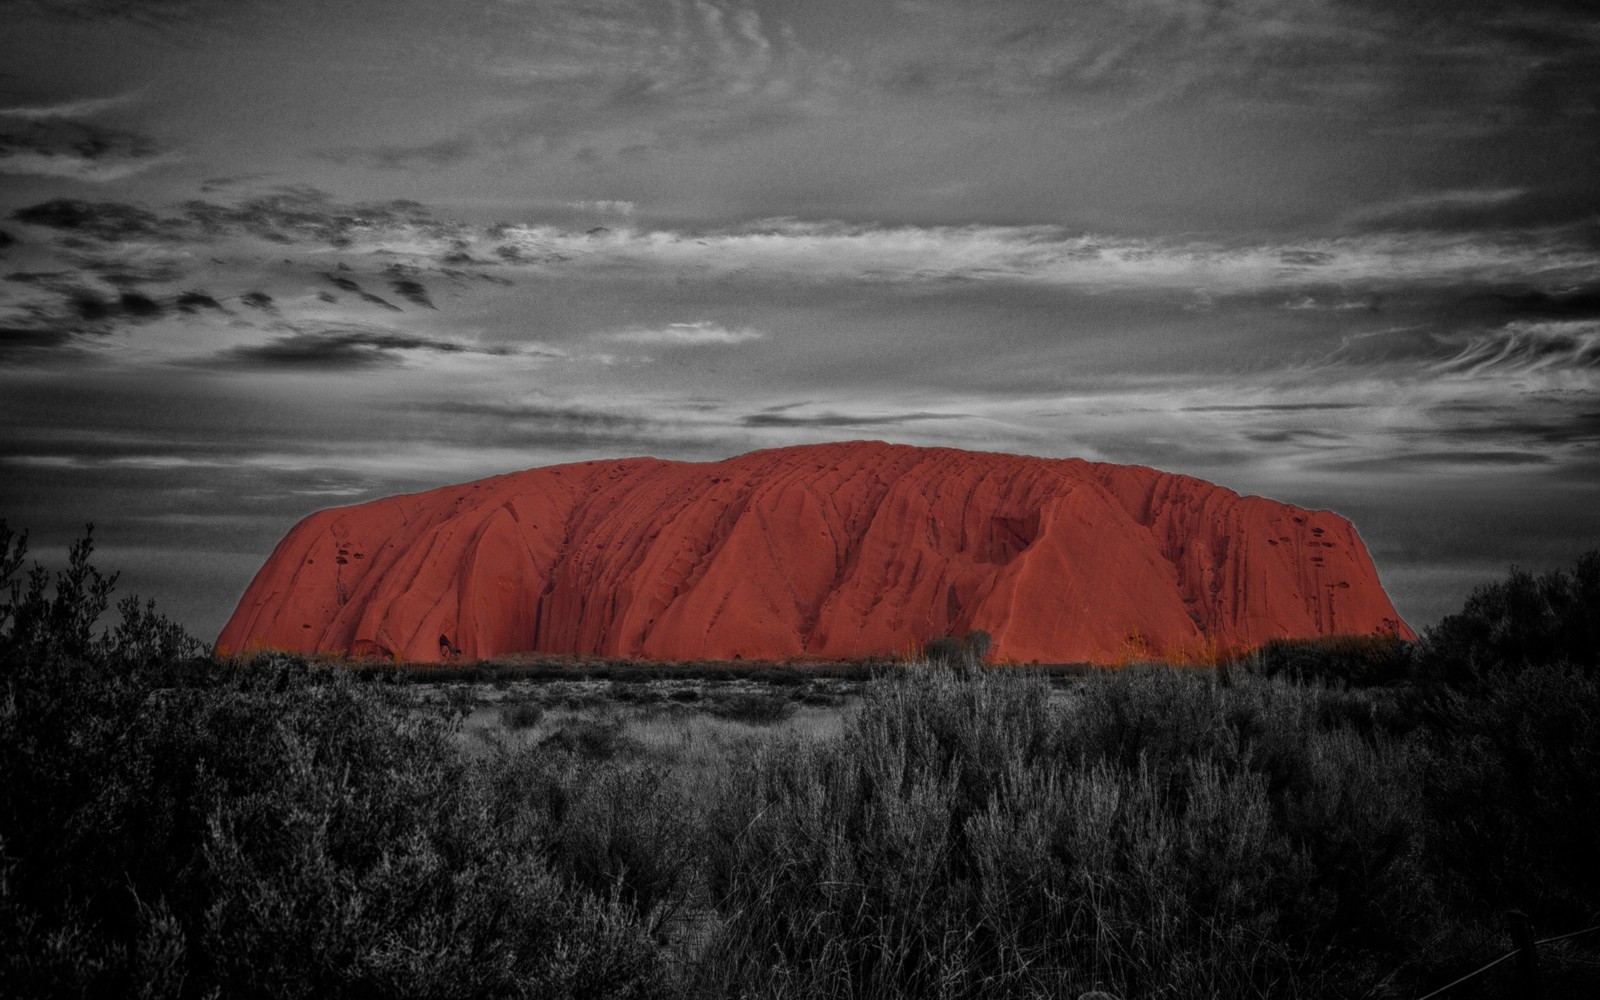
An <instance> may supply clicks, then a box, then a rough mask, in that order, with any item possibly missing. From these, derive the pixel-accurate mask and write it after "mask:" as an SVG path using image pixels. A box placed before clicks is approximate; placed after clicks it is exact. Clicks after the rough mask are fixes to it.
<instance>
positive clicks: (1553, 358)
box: [1431, 320, 1600, 389]
mask: <svg viewBox="0 0 1600 1000" xmlns="http://www.w3.org/2000/svg"><path fill="white" fill-rule="evenodd" d="M1446 343H1447V344H1449V345H1451V346H1455V347H1458V350H1456V352H1455V353H1454V354H1452V355H1451V356H1450V357H1448V358H1445V359H1443V360H1441V361H1438V362H1436V363H1434V364H1433V365H1432V366H1431V370H1432V371H1433V372H1435V373H1437V374H1439V375H1442V376H1450V377H1456V378H1489V377H1493V378H1501V379H1507V378H1514V379H1519V380H1527V379H1540V380H1558V381H1577V382H1579V383H1584V384H1588V385H1590V386H1591V387H1593V388H1596V389H1600V320H1582V321H1566V322H1561V321H1550V322H1524V321H1518V322H1513V323H1508V324H1506V325H1505V326H1504V327H1502V328H1501V329H1499V330H1495V331H1492V332H1489V333H1484V334H1475V335H1469V336H1466V337H1461V338H1453V339H1452V340H1450V341H1446Z"/></svg>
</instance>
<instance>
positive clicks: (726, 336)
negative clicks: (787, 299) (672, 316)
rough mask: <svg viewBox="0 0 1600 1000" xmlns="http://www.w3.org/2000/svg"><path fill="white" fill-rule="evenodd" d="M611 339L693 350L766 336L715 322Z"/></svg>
mask: <svg viewBox="0 0 1600 1000" xmlns="http://www.w3.org/2000/svg"><path fill="white" fill-rule="evenodd" d="M609 336H610V338H611V339H612V340H620V341H624V342H626V343H630V344H659V345H662V346H665V347H697V346H702V345H708V344H743V343H747V342H749V341H752V340H761V339H762V338H763V337H765V336H766V334H764V333H762V332H761V331H759V330H752V329H749V328H747V327H738V328H734V329H729V328H728V327H725V326H721V325H719V324H717V323H712V322H709V321H702V322H699V323H668V324H666V325H665V326H658V327H646V328H640V329H634V330H619V331H617V332H616V333H612V334H610V335H609Z"/></svg>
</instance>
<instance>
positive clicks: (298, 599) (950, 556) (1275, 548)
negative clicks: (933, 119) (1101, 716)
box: [217, 442, 1414, 663]
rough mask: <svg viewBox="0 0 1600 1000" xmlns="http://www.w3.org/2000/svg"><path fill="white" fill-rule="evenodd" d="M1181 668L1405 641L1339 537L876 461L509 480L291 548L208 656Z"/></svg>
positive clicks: (1373, 581) (990, 474)
mask: <svg viewBox="0 0 1600 1000" xmlns="http://www.w3.org/2000/svg"><path fill="white" fill-rule="evenodd" d="M973 629H983V630H986V631H988V632H989V633H990V635H991V636H992V637H993V647H992V649H991V653H990V655H991V658H996V659H1001V660H1018V661H1029V660H1035V659H1037V660H1040V661H1042V662H1083V661H1088V662H1097V663H1113V662H1125V661H1127V660H1129V659H1136V658H1142V657H1146V656H1158V657H1166V658H1170V659H1192V658H1202V657H1205V656H1207V655H1209V654H1213V653H1216V652H1219V651H1231V650H1237V649H1240V648H1245V647H1250V646H1254V645H1258V644H1260V643H1262V642H1265V641H1266V640H1268V639H1272V638H1278V637H1311V636H1320V635H1331V634H1336V633H1380V632H1393V633H1396V634H1398V635H1400V636H1402V637H1405V638H1412V637H1414V636H1413V634H1412V632H1411V630H1410V629H1409V628H1408V627H1407V626H1406V624H1405V623H1404V622H1402V621H1401V620H1400V617H1399V615H1397V614H1396V613H1395V610H1394V607H1393V605H1391V604H1390V602H1389V598H1388V596H1387V595H1386V594H1385V593H1384V591H1383V588H1382V586H1381V585H1380V584H1379V582H1378V577H1377V573H1376V572H1375V571H1374V569H1373V566H1372V561H1371V559H1370V558H1369V557H1368V555H1367V552H1366V549H1365V547H1364V546H1363V545H1362V544H1361V540H1360V539H1359V538H1358V537H1357V535H1356V532H1355V529H1354V528H1352V527H1351V525H1350V523H1349V522H1348V521H1346V520H1344V519H1343V518H1341V517H1339V516H1338V515H1336V514H1332V513H1329V512H1327V511H1310V510H1302V509H1300V508H1298V507H1292V506H1289V505H1287V504H1282V503H1277V502H1275V501H1272V500H1265V499H1262V498H1260V497H1241V496H1239V495H1238V494H1236V493H1233V492H1231V491H1229V490H1226V489H1222V488H1221V487H1218V486H1213V485H1211V484H1210V483H1207V482H1204V481H1202V480H1198V479H1192V478H1189V477H1186V476H1175V475H1169V474H1166V473H1162V472H1158V471H1156V470H1154V469H1147V468H1141V467H1134V466H1120V465H1103V464H1096V463H1091V462H1085V461H1082V460H1078V459H1067V460H1055V459H1041V458H1026V457H1021V456H1015V455H996V454H981V453H976V452H965V451H955V450H951V449H944V448H912V447H905V446H899V445H888V444H882V443H877V442H851V443H843V444H828V445H811V446H803V447H795V448H781V449H776V450H771V451H758V452H752V453H750V454H748V455H741V456H739V457H737V458H731V459H728V460H727V461H724V462H714V463H687V462H664V461H658V460H656V459H648V458H639V459H624V460H620V461H595V462H583V463H580V464H576V465H564V466H555V467H551V468H544V469H531V470H529V471H527V472H518V473H512V474H510V475H504V476H497V477H495V478H493V479H485V480H482V481H480V482H476V483H468V484H465V485H461V486H448V487H445V488H443V489H437V490H431V491H429V492H426V493H416V494H412V495H408V496H398V497H393V498H390V499H386V500H378V501H374V502H372V503H366V504H361V505H359V506H355V507H344V508H338V509H334V510H325V511H322V512H320V513H317V514H313V515H311V516H310V517H308V518H306V519H305V520H304V521H301V522H300V524H298V525H297V526H295V528H294V530H292V531H291V532H289V534H288V536H287V537H285V538H284V539H283V541H282V542H280V543H279V544H278V547H277V549H276V550H274V552H273V553H272V557H271V558H270V559H268V560H267V563H266V565H265V566H263V567H262V568H261V571H260V572H259V573H258V574H257V575H256V578H255V580H254V582H252V583H251V584H250V587H249V589H248V590H247V591H246V592H245V595H244V598H243V599H242V600H241V601H240V603H239V607H238V609H237V610H236V611H235V612H234V614H233V617H232V619H231V620H229V622H228V624H227V626H226V627H225V628H224V629H223V631H222V634H221V636H220V637H219V638H218V639H217V648H218V651H219V652H221V653H224V654H227V653H238V652H246V651H251V650H256V649H281V650H288V651H293V652H299V653H314V652H329V653H349V654H353V655H357V656H363V655H372V656H384V657H390V656H395V657H399V658H403V659H406V660H413V661H435V660H439V659H440V658H441V656H442V654H443V653H444V652H446V648H445V647H444V646H442V645H441V643H440V638H441V637H444V638H446V639H447V640H448V642H449V644H450V645H451V646H453V647H455V648H456V649H459V650H460V655H461V656H462V657H464V658H469V659H470V658H474V657H487V656H494V655H497V654H502V653H512V652H518V651H525V650H533V651H541V652H559V653H581V654H598V655H605V656H619V657H624V656H625V657H642V658H650V659H672V660H679V659H697V658H714V659H732V658H735V657H742V658H744V659H754V658H773V659H778V658H787V657H802V656H813V657H849V656H857V655H868V654H877V653H890V654H903V653H909V652H912V651H914V650H915V649H917V648H918V647H919V646H920V644H921V643H922V642H924V641H925V640H927V639H929V638H933V637H937V636H942V635H956V636H959V635H963V634H965V633H966V632H968V631H970V630H973Z"/></svg>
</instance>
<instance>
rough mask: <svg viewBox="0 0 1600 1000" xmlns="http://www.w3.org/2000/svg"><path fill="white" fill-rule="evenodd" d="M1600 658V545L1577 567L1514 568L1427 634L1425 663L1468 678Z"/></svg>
mask: <svg viewBox="0 0 1600 1000" xmlns="http://www.w3.org/2000/svg"><path fill="white" fill-rule="evenodd" d="M1553 663H1570V664H1573V665H1575V666H1580V667H1586V668H1592V667H1595V666H1597V665H1600V551H1593V552H1587V553H1585V554H1584V555H1582V556H1580V557H1579V558H1578V561H1577V565H1576V566H1574V567H1573V569H1572V570H1571V571H1567V570H1560V569H1557V570H1552V571H1551V572H1549V573H1545V574H1542V575H1540V576H1534V575H1532V574H1530V573H1528V572H1526V571H1524V570H1519V569H1513V570H1512V571H1511V573H1510V575H1509V576H1507V577H1506V579H1505V580H1502V581H1500V582H1498V583H1492V584H1487V585H1485V586H1481V587H1478V588H1477V589H1475V590H1474V591H1473V592H1472V595H1471V596H1470V597H1468V598H1467V602H1466V604H1465V606H1463V607H1462V609H1461V610H1460V611H1459V612H1458V613H1456V614H1453V615H1448V616H1446V617H1445V618H1444V619H1443V620H1442V621H1440V622H1439V624H1438V625H1437V626H1435V627H1434V628H1432V629H1429V630H1428V631H1427V633H1426V634H1425V635H1424V637H1423V642H1422V657H1421V668H1422V670H1423V672H1424V673H1425V674H1426V675H1428V676H1431V677H1441V678H1445V679H1448V680H1451V681H1456V682H1463V681H1470V680H1476V679H1480V678H1483V677H1484V676H1485V675H1488V674H1493V673H1494V672H1496V671H1500V670H1505V669H1510V668H1516V667H1520V666H1524V665H1527V664H1553Z"/></svg>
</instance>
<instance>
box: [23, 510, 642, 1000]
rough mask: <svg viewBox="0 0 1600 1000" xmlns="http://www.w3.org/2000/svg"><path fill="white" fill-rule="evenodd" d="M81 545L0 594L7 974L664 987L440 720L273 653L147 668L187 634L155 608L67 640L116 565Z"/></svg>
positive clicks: (475, 992)
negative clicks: (195, 667) (94, 559)
mask: <svg viewBox="0 0 1600 1000" xmlns="http://www.w3.org/2000/svg"><path fill="white" fill-rule="evenodd" d="M5 539H6V543H7V552H6V555H5V557H4V562H3V565H0V572H3V573H4V575H5V580H4V581H0V582H3V583H6V584H10V583H12V582H14V577H15V574H16V573H17V571H18V569H19V568H20V566H21V563H22V559H21V558H20V556H21V554H22V553H23V552H25V548H24V547H23V546H22V545H21V544H19V543H13V542H12V540H11V538H10V536H9V535H6V536H5ZM89 551H90V546H89V544H88V539H87V538H86V539H85V540H84V542H82V543H80V545H79V546H76V547H75V548H74V550H73V556H72V562H71V565H70V566H69V569H68V570H67V571H66V572H65V573H63V574H61V575H60V576H59V577H58V579H57V581H56V588H55V598H54V599H53V600H45V599H43V598H41V597H40V596H39V595H40V594H43V593H44V590H45V588H44V583H47V582H48V581H44V583H36V581H39V580H40V578H41V577H43V576H44V575H45V574H44V571H43V570H40V569H36V570H35V572H34V573H33V574H31V575H30V578H29V582H28V584H27V586H26V588H24V587H21V586H18V587H15V588H13V589H10V593H9V595H8V596H9V597H10V599H8V600H7V602H6V604H5V611H4V614H5V618H4V620H3V624H4V626H5V627H4V629H3V630H0V934H4V936H5V940H6V947H5V948H4V949H0V993H3V994H5V995H8V996H33V995H58V994H74V995H85V994H87V995H97V996H124V995H145V996H155V995H168V996H179V995H183V996H188V995H193V996H207V995H227V996H243V997H250V996H275V997H276V996H311V995H327V996H374V995H415V996H444V997H475V996H496V997H498V996H539V997H543V996H615V995H629V994H632V995H659V994H661V993H663V992H666V991H669V990H670V989H671V988H672V983H671V977H670V975H669V974H668V972H667V971H666V969H665V967H664V966H663V965H662V961H661V957H660V954H659V952H658V951H657V949H656V948H655V947H654V945H653V944H652V943H651V942H650V941H649V939H648V937H647V935H646V934H645V929H644V926H643V925H642V923H641V922H640V921H639V919H638V918H637V917H636V916H635V914H634V911H633V908H632V907H631V906H630V905H629V904H628V903H627V902H625V901H624V900H622V899H621V898H620V897H619V896H618V894H617V892H616V891H615V890H614V889H608V890H606V891H604V892H601V891H598V890H596V891H589V890H580V891H577V892H574V891H573V883H572V881H571V879H570V878H569V877H568V876H567V875H565V874H563V873H562V872H559V871H557V870H555V869H553V868H551V867H550V865H549V861H548V851H547V848H546V846H545V842H544V841H541V840H540V839H539V838H538V826H537V824H534V823H532V822H528V821H527V820H526V819H525V818H522V817H518V816H515V815H508V814H504V813H498V812H496V811H494V810H493V809H491V808H490V805H491V803H492V801H493V797H492V795H491V794H490V786H489V783H488V782H487V779H486V778H485V776H484V775H483V774H482V773H481V772H480V771H478V770H477V769H476V768H474V767H473V766H471V765H469V763H468V762H467V761H466V758H465V757H464V755H463V753H462V751H461V747H460V744H459V742H458V740H457V736H456V733H455V730H454V729H453V727H452V726H450V725H449V724H447V723H445V722H443V721H441V720H439V719H438V718H436V717H432V716H429V715H426V714H418V713H415V712H413V711H411V703H410V702H409V700H406V699H405V698H404V692H403V691H400V690H397V689H396V688H394V687H393V686H392V685H389V686H383V685H363V684H360V683H358V681H357V680H356V678H355V677H354V676H353V675H351V674H346V673H343V672H330V671H312V670H309V669H307V668H306V667H305V665H304V664H303V663H301V662H299V661H297V660H295V659H293V658H289V657H270V658H264V659H262V660H260V661H257V662H255V663H252V664H245V665H239V666H231V667H224V666H220V665H213V666H212V667H211V669H210V670H209V671H208V672H207V673H206V675H205V676H204V677H203V678H200V677H185V676H180V677H179V679H180V680H182V681H183V683H180V684H178V685H177V686H165V685H167V684H168V683H169V682H170V681H171V680H172V679H173V678H172V675H170V674H169V673H168V672H166V671H165V670H164V669H162V668H161V667H160V666H159V665H156V664H153V663H152V662H151V661H152V658H154V657H158V656H161V655H164V654H163V653H161V652H160V650H161V649H163V648H166V649H168V650H172V649H178V650H183V649H187V648H189V641H188V640H187V639H186V637H183V636H181V635H177V634H175V633H173V632H172V631H171V630H170V629H169V628H168V627H167V623H165V619H162V618H160V616H158V615H155V614H154V612H153V610H152V609H149V608H148V606H146V607H143V608H141V607H139V606H138V605H137V603H134V604H133V605H129V606H128V608H127V610H125V612H124V619H123V626H121V627H120V634H119V632H118V630H116V629H114V630H113V631H112V632H111V633H110V635H109V637H102V638H101V639H100V640H96V641H86V640H85V630H86V628H87V625H86V623H89V624H92V622H93V617H94V616H93V615H91V614H90V612H91V611H93V610H94V609H95V608H96V607H98V608H100V609H101V610H103V609H104V606H105V603H106V598H107V597H108V596H109V593H110V588H109V587H108V586H102V585H101V584H102V583H103V582H105V581H107V580H108V579H111V578H107V577H104V576H101V575H100V574H98V573H97V572H95V571H93V569H92V567H90V566H89V563H88V556H89ZM19 611H20V615H19V614H18V612H19ZM91 639H92V636H91Z"/></svg>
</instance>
